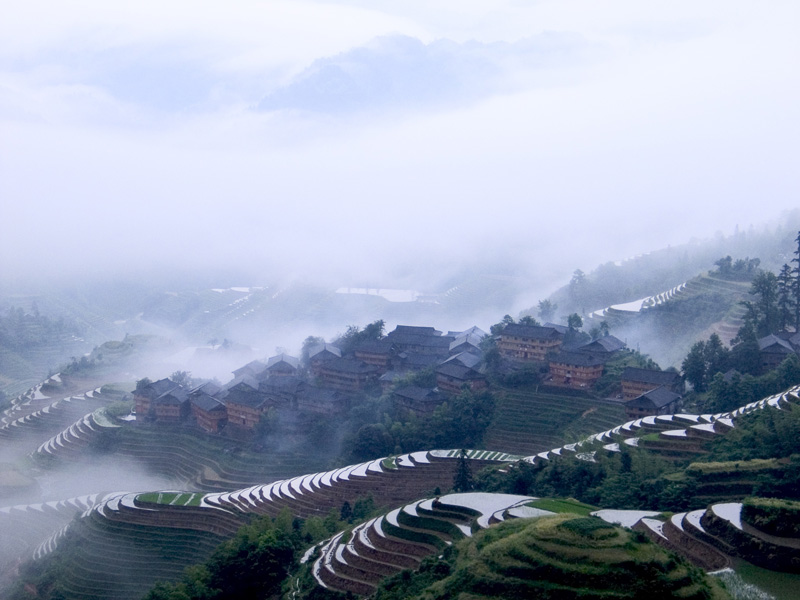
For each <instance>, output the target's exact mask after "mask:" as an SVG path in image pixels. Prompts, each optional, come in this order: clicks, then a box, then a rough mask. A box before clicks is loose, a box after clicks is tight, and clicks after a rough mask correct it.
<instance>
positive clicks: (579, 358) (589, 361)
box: [550, 352, 606, 367]
mask: <svg viewBox="0 0 800 600" xmlns="http://www.w3.org/2000/svg"><path fill="white" fill-rule="evenodd" d="M550 362H551V363H553V364H557V365H570V366H573V367H596V366H598V365H604V364H605V362H606V359H605V358H604V357H601V356H597V355H596V354H590V353H588V352H559V353H558V354H556V355H555V356H553V357H552V358H551V359H550Z"/></svg>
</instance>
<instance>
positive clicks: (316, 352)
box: [308, 344, 342, 377]
mask: <svg viewBox="0 0 800 600" xmlns="http://www.w3.org/2000/svg"><path fill="white" fill-rule="evenodd" d="M334 358H342V351H341V350H340V349H339V348H337V347H336V346H334V345H333V344H319V345H317V346H314V347H312V348H311V349H310V350H309V352H308V364H309V367H310V368H311V373H312V374H313V375H314V377H319V370H320V367H321V365H322V363H324V362H327V361H329V360H332V359H334Z"/></svg>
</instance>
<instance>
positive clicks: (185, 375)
mask: <svg viewBox="0 0 800 600" xmlns="http://www.w3.org/2000/svg"><path fill="white" fill-rule="evenodd" d="M169 378H170V380H171V381H172V383H177V384H178V385H182V386H184V387H189V386H191V385H192V374H191V373H190V372H189V371H175V372H174V373H173V374H172V375H170V376H169Z"/></svg>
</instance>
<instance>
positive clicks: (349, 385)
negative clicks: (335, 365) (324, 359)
mask: <svg viewBox="0 0 800 600" xmlns="http://www.w3.org/2000/svg"><path fill="white" fill-rule="evenodd" d="M317 377H318V378H319V379H320V381H322V383H323V384H324V385H325V386H326V387H330V388H333V389H337V390H342V391H345V392H357V391H359V390H361V389H363V388H364V387H365V386H366V385H367V383H368V382H369V381H370V380H371V379H374V378H376V377H377V373H375V374H369V373H347V372H342V371H335V370H332V369H327V368H326V366H325V365H324V364H323V365H322V367H321V368H320V371H319V375H318V376H317Z"/></svg>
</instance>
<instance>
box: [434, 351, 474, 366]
mask: <svg viewBox="0 0 800 600" xmlns="http://www.w3.org/2000/svg"><path fill="white" fill-rule="evenodd" d="M444 362H445V363H449V362H457V363H460V364H462V365H464V366H465V367H469V368H470V369H474V368H475V367H476V366H478V365H479V364H480V362H481V357H480V356H478V355H477V354H473V353H472V352H459V353H458V354H454V355H453V356H451V357H450V358H448V359H447V360H446V361H444ZM442 364H444V363H442Z"/></svg>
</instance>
